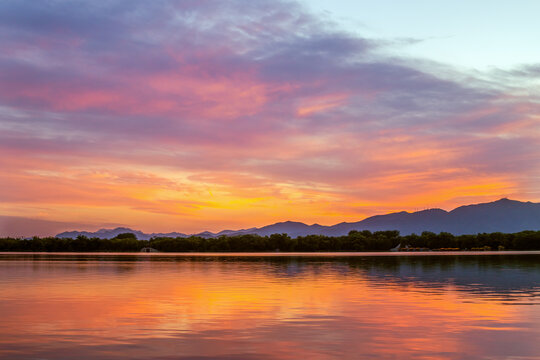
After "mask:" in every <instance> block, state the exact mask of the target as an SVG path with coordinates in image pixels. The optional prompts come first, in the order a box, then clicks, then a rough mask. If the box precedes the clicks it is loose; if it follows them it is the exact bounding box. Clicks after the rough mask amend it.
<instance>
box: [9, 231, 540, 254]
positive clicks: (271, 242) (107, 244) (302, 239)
mask: <svg viewBox="0 0 540 360" xmlns="http://www.w3.org/2000/svg"><path fill="white" fill-rule="evenodd" d="M398 244H401V249H404V248H405V247H406V248H408V249H409V250H420V249H422V250H540V231H522V232H518V233H512V234H505V233H499V232H496V233H489V234H488V233H481V234H476V235H457V236H456V235H452V234H450V233H446V232H441V233H439V234H436V233H433V232H429V231H424V232H423V233H422V234H420V235H417V234H411V235H403V236H401V235H400V234H399V231H397V230H392V231H375V232H370V231H367V230H364V231H356V230H353V231H350V232H349V234H348V235H344V236H325V235H307V236H299V237H296V238H291V237H290V236H289V235H287V234H272V235H270V236H260V235H256V234H244V235H235V236H219V237H216V238H204V237H199V236H190V237H177V238H167V237H156V238H152V239H150V240H138V239H137V238H136V237H135V235H134V234H132V233H124V234H120V235H118V236H116V237H115V238H112V239H100V238H96V237H92V238H88V237H86V236H78V237H77V238H75V239H70V238H56V237H43V238H40V237H33V238H30V239H19V238H0V251H23V252H25V251H35V252H138V251H141V249H143V248H145V247H150V248H153V249H156V250H158V251H162V252H270V251H281V252H295V251H297V252H322V251H344V252H346V251H388V250H389V249H391V248H395V247H396V246H397V245H398Z"/></svg>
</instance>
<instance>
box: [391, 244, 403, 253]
mask: <svg viewBox="0 0 540 360" xmlns="http://www.w3.org/2000/svg"><path fill="white" fill-rule="evenodd" d="M399 249H401V243H399V244H398V245H397V246H396V247H394V248H391V249H390V251H392V252H397V251H399Z"/></svg>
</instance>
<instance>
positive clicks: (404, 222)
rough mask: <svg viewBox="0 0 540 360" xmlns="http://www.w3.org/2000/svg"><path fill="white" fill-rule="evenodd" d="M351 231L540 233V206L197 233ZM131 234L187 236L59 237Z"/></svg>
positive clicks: (501, 204) (506, 204)
mask: <svg viewBox="0 0 540 360" xmlns="http://www.w3.org/2000/svg"><path fill="white" fill-rule="evenodd" d="M351 230H369V231H382V230H399V232H400V233H401V234H402V235H408V234H412V233H416V234H421V233H422V232H423V231H432V232H434V233H440V232H449V233H452V234H454V235H462V234H477V233H484V232H485V233H492V232H503V233H513V232H518V231H523V230H540V203H532V202H521V201H515V200H509V199H506V198H505V199H500V200H497V201H494V202H490V203H484V204H475V205H466V206H460V207H458V208H456V209H454V210H452V211H450V212H448V211H445V210H442V209H429V210H423V211H417V212H413V213H409V212H406V211H402V212H397V213H391V214H386V215H376V216H372V217H368V218H366V219H364V220H362V221H358V222H353V223H346V222H343V223H339V224H336V225H332V226H324V225H319V224H313V225H306V224H304V223H301V222H294V221H285V222H279V223H276V224H272V225H267V226H263V227H261V228H251V229H243V230H223V231H221V232H219V233H212V232H209V231H205V232H202V233H199V234H193V235H196V236H202V237H208V238H210V237H216V236H220V235H227V236H233V235H240V234H258V235H261V236H265V235H271V234H275V233H279V234H282V233H287V234H289V235H290V236H291V237H297V236H305V235H328V236H340V235H346V234H348V233H349V231H351ZM126 232H131V233H133V234H135V235H136V236H137V238H138V239H141V240H147V239H150V238H152V237H186V236H189V235H186V234H182V233H166V234H163V233H152V234H145V233H143V232H141V231H137V230H131V229H129V228H116V229H101V230H98V231H96V232H94V233H92V232H87V231H82V232H80V231H70V232H63V233H61V234H58V235H56V236H57V237H69V238H75V237H77V236H78V235H84V236H87V237H99V238H113V237H115V236H117V235H118V234H121V233H126Z"/></svg>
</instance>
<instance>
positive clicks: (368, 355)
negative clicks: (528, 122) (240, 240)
mask: <svg viewBox="0 0 540 360" xmlns="http://www.w3.org/2000/svg"><path fill="white" fill-rule="evenodd" d="M0 274H1V275H0V319H1V320H0V358H2V359H126V358H129V359H263V360H264V359H306V360H307V359H338V358H339V359H520V360H523V359H540V341H539V340H540V306H539V305H540V252H506V253H505V252H499V253H428V254H425V253H346V254H279V253H278V254H227V255H226V256H223V254H221V255H220V254H188V255H186V254H162V253H159V254H83V253H77V254H67V253H63V254H60V253H57V254H45V253H39V254H38V253H25V254H21V253H1V254H0Z"/></svg>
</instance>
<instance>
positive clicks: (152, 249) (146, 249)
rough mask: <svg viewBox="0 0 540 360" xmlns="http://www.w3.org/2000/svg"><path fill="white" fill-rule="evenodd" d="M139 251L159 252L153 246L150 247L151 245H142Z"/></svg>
mask: <svg viewBox="0 0 540 360" xmlns="http://www.w3.org/2000/svg"><path fill="white" fill-rule="evenodd" d="M141 252H145V253H154V252H159V250H156V249H154V248H151V247H143V248H142V249H141Z"/></svg>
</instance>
